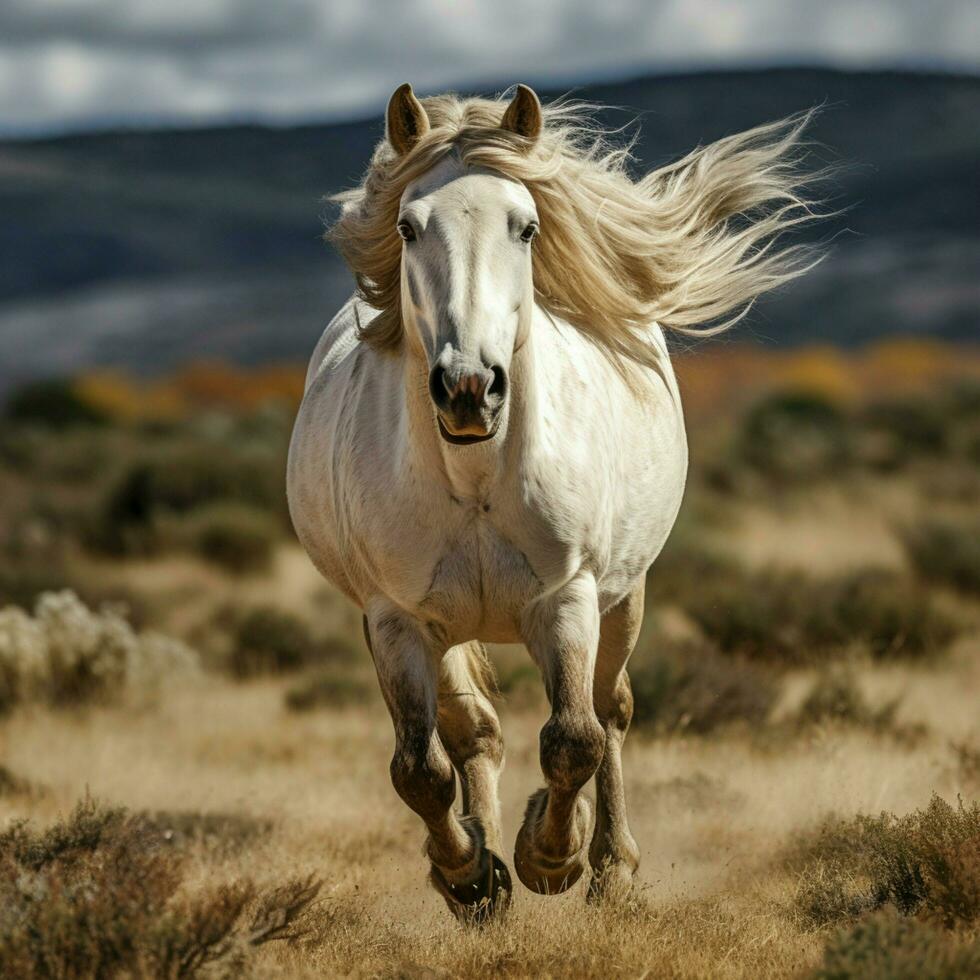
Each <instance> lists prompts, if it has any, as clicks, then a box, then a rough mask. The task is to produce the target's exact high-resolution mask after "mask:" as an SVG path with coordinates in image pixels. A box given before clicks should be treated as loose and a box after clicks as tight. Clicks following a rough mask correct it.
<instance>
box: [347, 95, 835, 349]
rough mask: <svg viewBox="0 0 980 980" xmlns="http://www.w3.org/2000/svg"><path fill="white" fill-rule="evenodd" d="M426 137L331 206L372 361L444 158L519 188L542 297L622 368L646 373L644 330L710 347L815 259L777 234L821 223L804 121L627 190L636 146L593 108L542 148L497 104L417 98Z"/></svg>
mask: <svg viewBox="0 0 980 980" xmlns="http://www.w3.org/2000/svg"><path fill="white" fill-rule="evenodd" d="M422 104H423V105H424V107H425V111H426V114H427V116H428V118H429V123H430V129H429V131H428V133H426V134H425V135H424V136H423V137H422V138H421V139H420V140H419V142H418V143H417V144H416V145H415V146H414V147H413V148H412V150H411V151H410V152H409V153H407V154H405V155H404V156H401V157H399V156H398V155H397V154H396V153H395V152H394V150H393V149H392V148H391V146H390V144H389V143H388V141H387V140H382V141H381V143H380V144H379V145H378V147H377V148H376V150H375V153H374V156H373V159H372V160H371V164H370V166H369V168H368V171H367V174H366V176H365V178H364V181H363V183H362V184H361V185H360V186H359V187H357V188H355V189H353V190H350V191H346V192H344V193H342V194H338V195H336V197H335V198H334V200H337V201H339V202H341V204H342V210H341V215H340V217H339V219H338V221H337V222H336V224H335V225H334V226H333V227H332V228H331V229H330V231H329V232H328V238H329V240H330V241H332V242H333V243H334V244H335V245H336V246H337V248H338V249H339V251H340V252H341V254H342V255H343V256H344V258H345V259H346V261H347V262H348V264H349V265H350V267H351V269H352V271H353V273H354V276H355V278H356V281H357V286H358V290H359V293H360V295H361V297H362V298H363V299H364V300H365V301H366V302H367V303H369V304H370V305H371V306H374V307H376V308H377V309H378V310H379V311H380V314H379V315H378V316H377V317H376V318H375V319H374V320H373V321H372V322H371V323H370V325H369V326H367V327H366V328H365V329H364V330H363V333H362V336H363V339H364V340H365V341H367V342H368V343H370V344H371V345H373V346H374V347H376V348H378V349H387V350H390V349H394V348H397V347H398V346H399V345H400V342H401V336H402V317H401V305H400V263H401V254H402V241H401V238H400V237H399V235H398V233H397V231H396V223H397V220H398V209H399V201H400V198H401V195H402V192H403V191H404V190H405V188H406V186H407V185H408V184H409V183H411V182H412V181H413V180H415V179H416V178H418V177H420V176H421V175H422V174H424V173H425V172H426V171H428V170H430V169H431V168H432V167H434V166H435V165H436V164H437V163H438V162H439V161H440V160H442V159H444V158H445V157H446V156H447V155H449V154H453V153H455V154H458V156H459V158H460V159H461V160H462V162H463V163H464V164H466V165H468V166H481V167H487V168H490V169H492V170H496V171H499V172H500V173H502V174H504V175H506V176H507V177H510V178H513V179H516V180H519V181H521V183H523V184H524V185H525V186H526V187H527V189H528V190H529V191H530V193H531V195H532V196H533V198H534V201H535V204H536V206H537V209H538V215H539V218H540V225H541V230H540V234H539V235H538V236H537V238H536V239H535V243H534V246H533V249H534V251H533V253H532V254H533V274H534V287H535V293H536V298H537V301H538V302H539V303H540V305H541V306H542V307H543V308H544V309H546V310H547V311H548V312H550V313H551V314H553V315H555V316H557V317H561V318H563V319H565V320H567V321H568V322H569V323H571V324H572V325H573V326H574V327H576V328H577V329H578V330H580V331H581V332H582V333H584V334H585V335H586V336H587V337H588V338H589V339H591V340H592V341H594V342H595V343H597V344H598V345H600V346H601V347H602V348H603V349H604V350H605V351H606V352H608V353H609V354H610V355H612V356H613V358H614V359H615V360H617V361H621V360H622V359H623V358H626V359H628V360H630V361H634V362H639V363H642V364H654V363H655V361H656V356H657V355H656V352H655V351H654V350H653V349H652V348H651V346H650V344H649V341H648V339H647V336H646V330H647V328H648V327H649V324H650V323H651V322H653V321H657V322H658V323H660V325H661V326H663V327H666V328H669V329H671V330H675V331H680V332H683V333H689V334H698V335H706V334H710V333H716V332H718V331H720V330H724V329H726V328H727V327H729V326H731V325H732V323H734V322H735V321H736V320H738V319H739V318H740V317H741V316H743V315H744V314H745V312H746V311H747V309H748V308H749V306H750V305H751V303H752V301H753V300H754V299H755V298H756V297H757V296H759V295H760V294H762V293H764V292H767V291H768V290H771V289H773V288H775V287H776V286H779V285H781V284H782V283H785V282H787V281H788V280H790V279H793V278H795V277H796V276H799V275H801V274H802V273H804V272H805V271H806V270H807V269H808V268H810V267H811V266H812V265H813V264H814V263H815V262H816V261H818V259H817V258H816V257H815V256H814V254H813V253H812V251H810V250H808V249H807V248H806V247H805V246H801V245H791V246H783V245H782V244H780V243H779V242H778V239H779V237H780V235H781V234H782V233H783V232H785V231H787V230H789V229H791V228H793V227H794V226H797V225H800V224H802V223H805V222H809V221H812V220H814V219H815V218H817V217H818V215H817V214H816V213H815V212H814V210H813V207H812V205H811V203H810V202H809V201H808V200H807V199H806V196H805V191H806V188H807V187H808V185H810V184H811V183H812V181H813V179H814V175H812V174H811V175H807V174H805V173H804V172H803V170H802V168H801V166H800V157H801V152H800V148H801V139H800V137H801V133H802V130H803V129H804V127H805V126H806V124H807V122H808V121H809V118H810V114H809V113H806V114H803V115H799V116H794V117H791V118H789V119H784V120H781V121H779V122H775V123H770V124H768V125H764V126H759V127H757V128H755V129H752V130H749V131H747V132H744V133H739V134H736V135H734V136H729V137H726V138H725V139H722V140H719V141H718V142H716V143H712V144H710V145H708V146H705V147H701V148H699V149H697V150H695V151H694V152H693V153H690V154H688V155H687V156H686V157H684V158H683V159H681V160H678V161H677V162H675V163H671V164H669V165H667V166H665V167H662V168H660V169H658V170H654V171H653V172H651V173H649V174H647V175H646V176H645V177H643V178H641V179H639V180H634V179H633V178H632V177H631V175H630V173H629V171H628V166H629V162H630V159H631V156H630V149H631V144H629V143H627V144H626V145H623V146H616V145H614V143H613V142H612V141H611V140H610V137H609V135H608V134H607V133H605V132H603V131H602V130H601V129H599V128H597V127H596V126H595V125H594V124H593V123H592V121H591V119H590V116H589V112H590V108H591V107H588V106H582V105H575V104H569V103H565V104H562V103H552V104H551V105H548V106H545V107H544V108H543V113H544V125H543V127H542V130H541V133H540V135H539V136H538V138H537V139H536V140H533V141H531V140H528V139H526V138H524V137H522V136H519V135H517V134H515V133H513V132H510V131H508V130H504V129H501V128H500V122H501V118H502V116H503V113H504V110H505V108H506V105H507V103H506V101H504V100H503V99H502V98H501V99H497V100H490V99H461V98H458V97H457V96H454V95H441V96H436V97H432V98H427V99H424V100H422Z"/></svg>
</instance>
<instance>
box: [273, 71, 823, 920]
mask: <svg viewBox="0 0 980 980" xmlns="http://www.w3.org/2000/svg"><path fill="white" fill-rule="evenodd" d="M799 130H800V125H796V126H795V128H790V129H787V127H786V126H780V125H775V126H771V127H761V128H760V129H758V130H756V131H753V132H750V133H748V134H742V135H741V136H738V137H731V138H729V139H728V140H725V141H722V142H721V143H719V144H714V145H712V146H709V147H706V148H704V149H703V150H700V151H697V152H696V153H695V154H694V155H692V156H691V157H690V158H688V159H687V160H685V161H681V162H680V163H678V164H674V165H670V166H668V167H666V168H664V169H663V170H662V171H658V172H655V173H654V174H651V175H648V176H647V177H645V178H643V179H642V180H641V181H636V182H635V181H634V180H633V179H632V177H630V175H629V174H628V173H627V171H626V167H625V160H626V155H625V153H624V152H622V151H614V150H609V149H608V148H607V147H604V145H603V144H602V141H601V138H600V137H598V136H597V134H596V133H595V131H594V130H592V129H589V128H587V127H583V125H582V122H581V119H580V118H579V117H577V116H575V115H574V114H569V113H568V112H567V110H565V109H563V108H562V107H560V106H559V107H557V108H556V107H547V108H545V109H542V107H541V105H540V103H539V102H538V99H537V97H536V96H535V95H534V93H533V92H532V91H531V90H530V89H527V88H526V87H524V86H519V87H518V90H517V94H516V95H515V97H514V99H513V100H512V101H511V102H510V103H509V104H508V105H507V106H506V107H504V106H503V105H502V104H501V103H499V102H493V101H487V100H479V99H473V100H459V99H456V98H454V97H442V98H436V99H430V100H427V101H426V104H425V106H423V105H422V104H421V103H420V102H419V101H418V100H417V99H416V98H415V96H414V95H413V94H412V91H411V88H410V87H409V86H407V85H406V86H402V87H401V88H400V89H398V90H397V91H396V93H395V94H394V96H393V97H392V99H391V102H390V103H389V107H388V114H387V129H386V139H385V140H384V141H382V143H381V144H379V147H378V150H377V151H376V153H375V157H374V159H373V161H372V164H371V167H370V169H369V171H368V175H367V177H366V178H365V181H364V183H363V185H362V186H361V187H360V188H359V189H358V190H356V191H354V192H351V193H349V194H347V195H345V196H344V198H343V199H344V205H345V206H344V210H343V213H342V215H341V218H340V220H339V221H338V223H337V225H336V226H335V228H334V231H333V232H332V234H333V236H334V239H335V241H336V242H337V244H338V245H339V247H340V248H341V251H342V252H343V253H344V255H345V257H346V258H347V260H348V262H349V263H350V265H351V267H352V269H353V270H354V273H355V276H356V278H357V282H358V287H359V289H358V297H356V298H354V299H352V300H351V301H350V302H349V303H348V304H347V305H346V306H345V307H344V309H343V310H342V311H341V312H340V314H338V316H337V317H336V318H335V319H334V320H333V322H332V323H331V324H330V326H329V327H328V328H327V330H326V332H325V333H324V335H323V337H322V339H321V341H320V343H319V344H318V345H317V348H316V351H315V352H314V355H313V359H312V361H311V364H310V369H309V372H308V376H307V385H306V392H305V396H304V399H303V403H302V406H301V408H300V411H299V415H298V418H297V420H296V427H295V430H294V434H293V439H292V443H291V446H290V455H289V467H288V494H289V505H290V513H291V515H292V518H293V523H294V525H295V527H296V531H297V534H298V535H299V538H300V541H301V542H302V544H303V545H304V547H305V548H306V550H307V551H308V552H309V554H310V556H311V558H312V559H313V561H314V563H315V564H316V566H317V567H318V568H319V570H320V571H321V572H322V573H323V575H324V576H325V577H326V578H327V579H329V580H330V581H331V582H333V583H334V584H335V585H336V586H337V587H338V588H340V589H341V590H342V591H343V592H345V593H346V595H347V596H348V597H349V598H350V599H351V600H353V601H354V602H355V603H357V604H358V606H360V608H361V609H362V610H363V612H364V628H365V636H366V638H367V641H368V645H369V647H370V649H371V653H372V657H373V659H374V664H375V667H376V670H377V675H378V680H379V684H380V687H381V691H382V694H383V695H384V698H385V702H386V704H387V706H388V709H389V712H390V714H391V718H392V722H393V725H394V731H395V751H394V755H393V757H392V761H391V777H392V782H393V784H394V787H395V789H396V791H397V792H398V794H399V795H400V796H401V798H402V799H403V800H404V801H405V803H407V804H408V806H409V807H411V808H412V809H413V810H414V811H415V812H416V813H417V814H418V815H419V816H420V817H421V818H422V820H423V821H424V823H425V825H426V827H427V829H428V841H427V853H428V856H429V858H430V861H431V875H430V877H431V880H432V883H433V885H434V886H435V887H436V889H437V890H438V891H439V892H440V893H441V894H442V895H443V897H444V898H445V899H446V902H447V904H448V905H449V908H450V909H451V910H452V911H453V912H454V913H455V914H456V915H457V916H458V917H459V918H461V919H464V920H469V919H477V920H480V921H482V920H483V919H486V918H487V917H489V916H490V915H492V914H494V913H495V912H498V911H500V910H501V909H502V908H504V907H506V905H507V902H508V901H509V896H510V892H511V882H510V877H509V872H508V870H507V866H506V865H505V863H504V862H503V860H502V858H501V857H500V854H501V853H502V829H501V824H500V807H499V802H498V796H497V781H498V778H499V775H500V770H501V767H502V765H503V739H502V736H501V731H500V724H499V721H498V719H497V714H496V711H495V709H494V706H493V702H492V698H491V687H492V684H491V681H490V674H491V672H492V669H491V668H490V667H489V664H488V661H487V660H486V655H485V652H484V650H483V647H482V645H481V642H480V641H495V642H520V643H523V644H524V645H525V646H526V647H527V649H528V652H529V654H530V656H531V657H532V659H533V660H534V662H535V663H536V665H537V666H538V668H539V669H540V671H541V675H542V679H543V682H544V686H545V689H546V691H547V694H548V699H549V703H550V706H551V714H550V717H549V719H548V721H547V722H546V724H545V725H544V727H543V728H542V730H541V739H540V759H541V769H542V773H543V776H544V780H545V786H544V788H542V789H541V790H539V791H538V792H536V793H535V794H533V795H532V797H531V798H530V800H529V801H528V807H527V811H526V813H525V816H524V821H523V824H522V826H521V828H520V831H519V833H518V835H517V842H516V846H515V851H514V860H515V867H516V870H517V873H518V876H519V877H520V879H521V881H522V882H524V884H525V885H527V886H528V887H529V888H531V889H532V890H534V891H537V892H539V893H544V894H548V893H553V892H558V891H563V890H565V889H566V888H568V887H569V886H570V885H572V884H574V882H575V881H576V880H578V878H579V877H580V876H581V875H582V874H583V872H584V871H585V869H586V868H587V867H588V866H591V869H592V880H591V885H590V888H589V895H590V897H592V898H596V899H599V898H603V899H605V898H609V897H610V896H619V895H623V894H625V893H627V892H628V890H629V888H630V887H631V884H632V880H633V876H634V874H635V872H636V869H637V866H638V863H639V850H638V848H637V845H636V842H635V841H634V840H633V837H632V835H631V833H630V830H629V825H628V821H627V814H626V797H625V792H624V786H623V772H622V760H621V749H622V744H623V740H624V738H625V736H626V732H627V729H628V728H629V723H630V719H631V717H632V711H633V699H632V693H631V690H630V685H629V677H628V674H627V670H626V665H627V661H628V659H629V656H630V654H631V652H632V650H633V647H634V645H635V643H636V639H637V636H638V634H639V629H640V624H641V621H642V615H643V584H644V581H645V577H646V573H647V570H648V568H649V567H650V565H651V563H652V562H653V561H654V559H655V558H656V557H657V554H658V553H659V552H660V549H661V548H662V546H663V544H664V542H665V541H666V538H667V535H668V534H669V533H670V529H671V526H672V524H673V522H674V519H675V517H676V515H677V511H678V509H679V507H680V503H681V497H682V495H683V490H684V482H685V478H686V471H687V444H686V439H685V433H684V423H683V417H682V412H681V405H680V398H679V396H678V391H677V385H676V382H675V379H674V375H673V372H672V370H671V366H670V360H669V357H668V353H667V347H666V344H665V341H664V335H663V333H662V331H661V329H660V327H659V326H658V325H657V324H658V323H664V324H666V325H667V326H668V327H671V328H673V329H685V328H687V327H689V326H690V325H692V324H697V323H704V322H705V321H710V320H712V319H717V318H718V317H719V316H723V315H726V314H727V313H729V312H730V311H731V310H733V309H735V308H737V307H738V306H739V305H740V304H741V305H744V304H745V303H747V302H750V301H751V300H752V299H753V298H754V297H755V296H756V295H758V294H759V293H760V292H764V291H765V290H767V289H770V288H772V287H773V286H775V285H778V284H779V283H781V282H784V281H786V280H787V279H790V278H792V277H793V276H795V275H798V274H799V272H800V271H802V270H801V268H800V267H799V266H798V265H796V264H794V262H793V261H792V259H793V255H794V254H795V253H793V252H792V250H787V249H779V248H773V247H771V246H772V239H773V237H774V236H776V235H778V234H779V233H780V232H782V231H784V230H785V229H786V228H788V227H790V226H792V225H793V224H795V223H797V222H799V221H801V220H806V219H807V218H808V217H809V216H812V215H811V212H810V211H809V209H808V207H807V205H806V202H805V201H803V200H802V199H801V198H800V197H799V196H798V195H797V193H796V188H797V186H798V181H796V178H795V177H794V171H793V170H792V167H791V166H789V164H788V163H787V160H786V155H787V153H788V152H789V151H790V150H791V149H792V148H793V146H794V145H795V143H796V140H797V137H798V135H799ZM539 232H540V234H539ZM457 777H458V779H459V784H460V787H461V789H462V810H461V812H458V811H457V810H456V808H455V806H454V803H455V798H456V783H457ZM593 777H594V778H595V785H596V797H595V814H594V824H593V812H592V805H591V804H590V802H589V801H588V799H587V798H586V797H585V796H584V795H583V794H582V793H581V790H582V788H583V787H584V786H585V784H586V783H587V782H588V781H589V780H590V779H592V778H593Z"/></svg>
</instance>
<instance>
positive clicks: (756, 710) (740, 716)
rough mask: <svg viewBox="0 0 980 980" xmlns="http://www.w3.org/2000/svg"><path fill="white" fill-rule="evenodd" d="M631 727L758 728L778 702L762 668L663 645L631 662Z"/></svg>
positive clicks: (708, 651) (698, 649)
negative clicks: (741, 725) (734, 725)
mask: <svg viewBox="0 0 980 980" xmlns="http://www.w3.org/2000/svg"><path fill="white" fill-rule="evenodd" d="M629 674H630V683H631V684H632V687H633V704H634V714H633V722H634V724H635V725H636V726H637V727H639V728H651V729H656V730H660V731H678V730H685V731H691V732H696V733H698V734H703V733H706V732H710V731H713V730H714V729H716V728H719V727H720V726H722V725H726V724H730V723H732V722H744V723H747V724H750V725H760V724H762V723H764V722H765V720H766V718H767V717H768V715H769V712H770V711H771V709H772V706H773V704H774V703H775V700H776V694H777V687H776V684H775V682H774V681H773V679H772V678H771V677H770V676H769V675H768V674H766V673H765V672H764V671H763V670H761V669H760V668H759V667H756V666H754V665H753V664H749V663H746V662H744V661H741V660H738V659H733V658H731V657H726V656H723V655H722V654H720V653H719V652H718V651H717V650H716V649H715V648H714V647H712V646H710V645H708V644H703V643H702V644H690V643H681V644H673V645H672V644H670V643H664V644H663V645H662V646H660V647H655V648H654V649H653V650H652V651H649V652H640V653H639V654H634V656H633V658H632V659H631V660H630V671H629Z"/></svg>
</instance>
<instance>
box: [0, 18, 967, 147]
mask: <svg viewBox="0 0 980 980" xmlns="http://www.w3.org/2000/svg"><path fill="white" fill-rule="evenodd" d="M532 11H533V13H532ZM802 62H805V63H817V64H831V65H843V66H849V67H878V66H910V67H928V68H945V69H952V70H968V71H978V70H980V2H978V0H741V2H738V0H735V2H725V0H533V2H531V0H482V2H477V0H0V130H3V131H5V132H11V131H30V130H38V129H41V130H45V129H60V128H66V127H67V128H72V129H75V128H84V127H88V126H93V125H96V126H97V125H105V124H106V123H112V122H126V123H140V122H143V123H151V122H154V121H156V122H161V121H162V122H186V123H203V122H206V121H211V120H218V119H228V118H239V119H240V118H261V119H273V120H275V119H279V120H287V119H295V118H309V117H325V116H326V117H331V116H333V117H336V116H349V115H358V114H363V113H367V112H374V111H377V109H378V108H379V107H380V106H381V105H382V104H383V101H384V99H385V98H386V96H387V95H388V93H389V92H390V91H391V90H392V89H393V88H394V87H395V86H396V85H398V84H399V83H401V82H402V81H405V80H409V81H411V82H412V83H413V84H414V85H415V87H416V88H417V89H418V90H420V91H423V92H425V91H430V90H434V89H437V88H441V87H446V86H451V85H457V86H466V85H467V84H468V83H469V84H471V85H472V84H478V83H483V84H484V85H486V86H492V85H494V84H507V83H509V82H511V81H515V80H523V81H528V82H531V83H535V82H537V83H549V82H550V83H556V84H574V83H575V82H577V81H584V80H589V79H598V78H609V77H615V76H625V75H630V74H635V73H639V72H644V71H674V70H683V69H689V68H701V67H706V66H712V65H724V66H731V65H743V64H774V63H775V64H798V63H802Z"/></svg>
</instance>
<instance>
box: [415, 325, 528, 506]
mask: <svg viewBox="0 0 980 980" xmlns="http://www.w3.org/2000/svg"><path fill="white" fill-rule="evenodd" d="M402 360H403V367H404V385H403V387H404V393H405V422H406V431H405V439H404V445H405V446H406V449H407V460H406V461H407V462H408V463H409V465H410V466H412V467H413V468H415V469H417V470H418V472H420V473H421V474H430V475H437V476H438V478H439V479H440V481H441V482H442V483H443V484H444V485H445V486H446V488H447V489H448V490H449V492H450V493H452V494H453V495H459V496H463V497H478V496H480V495H481V494H482V493H484V492H485V491H486V490H487V489H488V488H489V487H490V486H491V485H493V484H499V483H500V482H504V481H506V480H507V479H508V478H509V477H512V476H513V475H514V474H515V473H516V472H517V469H518V467H519V465H520V462H521V459H522V457H524V456H525V455H526V454H527V452H528V451H529V448H530V446H531V444H532V439H533V429H532V422H533V419H534V417H535V412H536V406H537V402H538V382H537V371H536V368H537V363H538V362H537V358H536V356H535V349H534V330H531V332H530V335H529V336H528V338H527V340H526V342H525V343H524V344H523V345H522V346H521V347H520V348H519V349H518V350H516V351H515V352H514V356H513V358H512V360H511V365H510V395H509V397H508V404H507V409H506V411H507V417H506V419H505V425H503V426H501V431H500V432H498V434H497V435H496V436H495V437H494V438H493V439H492V440H490V441H489V442H486V443H482V444H480V445H478V446H472V447H470V448H469V449H467V450H466V451H465V452H460V451H459V450H458V449H457V448H456V447H453V446H450V445H449V444H448V443H446V442H444V441H443V440H442V438H440V436H439V434H438V431H437V429H436V425H435V422H434V420H433V409H432V401H431V398H430V397H429V385H428V382H429V375H428V364H427V363H426V360H425V357H424V356H423V355H421V354H420V353H415V352H412V351H410V350H408V348H407V347H406V348H403V354H402Z"/></svg>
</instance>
